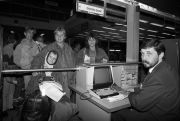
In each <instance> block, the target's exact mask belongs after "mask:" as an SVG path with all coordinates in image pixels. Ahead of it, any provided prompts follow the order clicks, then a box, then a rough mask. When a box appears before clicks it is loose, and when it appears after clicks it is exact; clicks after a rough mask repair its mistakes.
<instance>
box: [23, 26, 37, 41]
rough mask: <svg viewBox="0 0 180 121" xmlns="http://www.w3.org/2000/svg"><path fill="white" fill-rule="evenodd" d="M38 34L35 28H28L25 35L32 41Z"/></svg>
mask: <svg viewBox="0 0 180 121" xmlns="http://www.w3.org/2000/svg"><path fill="white" fill-rule="evenodd" d="M35 33H36V30H35V29H34V28H33V27H26V28H25V31H24V35H25V37H26V38H27V39H29V40H31V39H32V38H33V36H34V34H35Z"/></svg>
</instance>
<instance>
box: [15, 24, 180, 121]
mask: <svg viewBox="0 0 180 121" xmlns="http://www.w3.org/2000/svg"><path fill="white" fill-rule="evenodd" d="M34 34H35V29H33V28H26V29H25V32H24V35H25V38H24V39H23V40H22V41H21V43H20V44H19V45H17V47H16V48H15V50H14V53H13V55H14V56H13V57H14V59H13V60H14V63H15V64H16V65H17V66H19V67H20V68H21V69H44V68H54V69H61V68H74V67H76V66H79V65H82V64H90V63H107V62H108V61H109V58H108V56H107V54H106V52H105V51H104V50H103V49H102V48H100V47H99V46H98V39H97V38H96V36H95V35H94V34H93V33H89V34H88V35H87V38H86V46H85V47H83V48H82V49H80V50H79V51H76V52H75V51H73V49H72V48H71V46H69V45H68V44H67V43H66V42H65V39H66V30H65V29H64V28H63V27H57V28H56V29H55V30H54V40H55V41H54V42H53V43H51V44H48V45H44V44H39V42H42V40H41V39H42V38H41V37H42V36H39V38H38V39H39V41H37V42H35V41H34V40H33V35H34ZM140 52H141V58H142V63H143V65H144V66H145V67H146V68H148V69H149V73H148V75H147V76H146V77H145V79H144V80H142V82H140V86H139V87H137V88H135V89H134V92H131V93H129V95H128V99H129V101H130V104H131V108H127V109H123V110H120V111H117V112H113V113H112V116H111V118H112V121H132V120H133V121H176V120H177V121H178V120H179V111H180V85H179V83H180V82H179V81H180V80H179V75H178V73H177V72H175V71H174V69H173V68H172V67H171V66H170V65H169V64H167V63H166V62H165V61H164V57H165V47H164V45H163V44H162V43H161V41H159V40H150V41H147V42H146V43H145V44H143V46H142V48H141V51H140ZM47 79H49V80H51V79H53V81H56V82H58V83H59V84H60V85H61V86H62V90H63V91H64V92H65V93H66V95H65V96H63V97H62V99H61V100H60V101H58V102H56V101H53V100H51V99H49V98H47V97H45V98H40V99H41V100H42V101H44V103H43V104H41V106H40V107H41V108H43V106H46V108H43V109H44V111H42V109H39V110H41V111H39V113H36V114H35V113H34V112H31V113H32V115H28V113H29V112H27V113H26V114H24V116H25V117H24V118H23V119H24V120H26V121H28V120H31V119H33V121H36V120H43V121H48V120H50V121H73V120H81V119H79V118H78V116H77V115H78V106H77V105H76V103H75V102H73V101H72V100H71V98H72V97H73V93H72V92H71V90H70V89H69V85H70V84H75V83H76V82H75V81H76V80H75V73H74V72H69V71H68V72H33V73H32V75H25V76H24V83H25V90H26V96H27V97H26V98H27V99H30V98H29V96H30V97H32V95H35V96H37V97H38V95H39V94H40V91H39V83H40V81H45V80H47ZM34 92H36V93H34ZM33 98H34V97H33ZM38 98H39V97H38ZM26 101H28V100H26ZM34 103H36V102H34ZM25 104H28V105H29V103H27V102H26V103H25ZM37 114H39V115H41V116H37ZM43 115H46V117H45V118H42V117H43ZM27 117H28V118H27ZM36 117H37V118H36Z"/></svg>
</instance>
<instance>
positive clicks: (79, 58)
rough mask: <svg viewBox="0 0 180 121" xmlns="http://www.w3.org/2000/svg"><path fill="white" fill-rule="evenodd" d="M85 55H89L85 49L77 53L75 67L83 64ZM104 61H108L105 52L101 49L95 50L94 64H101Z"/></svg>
mask: <svg viewBox="0 0 180 121" xmlns="http://www.w3.org/2000/svg"><path fill="white" fill-rule="evenodd" d="M85 55H87V56H89V53H88V51H87V49H86V48H83V49H81V50H80V51H79V53H78V55H77V65H80V64H82V63H84V58H85ZM103 58H104V59H106V60H109V58H108V56H107V54H106V52H105V51H104V50H103V49H102V48H98V47H97V48H96V57H95V63H102V60H103Z"/></svg>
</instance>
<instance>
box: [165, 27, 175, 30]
mask: <svg viewBox="0 0 180 121" xmlns="http://www.w3.org/2000/svg"><path fill="white" fill-rule="evenodd" d="M165 28H166V29H171V30H175V28H174V27H170V26H166V27H165Z"/></svg>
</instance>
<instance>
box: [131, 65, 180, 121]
mask: <svg viewBox="0 0 180 121" xmlns="http://www.w3.org/2000/svg"><path fill="white" fill-rule="evenodd" d="M179 81H180V80H179V75H178V74H177V73H176V72H175V71H174V70H173V69H172V68H171V67H170V65H168V64H167V63H165V62H161V63H160V64H159V65H157V66H156V67H155V68H154V69H153V71H152V73H150V74H148V75H147V76H146V78H145V80H144V82H143V83H142V89H140V90H139V91H136V92H133V93H130V94H129V101H130V103H131V105H132V107H134V108H135V109H136V110H138V111H140V112H142V113H147V114H148V115H150V116H151V117H152V118H153V120H154V121H173V120H175V118H177V117H178V115H179V109H180V85H179Z"/></svg>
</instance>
